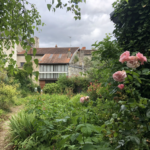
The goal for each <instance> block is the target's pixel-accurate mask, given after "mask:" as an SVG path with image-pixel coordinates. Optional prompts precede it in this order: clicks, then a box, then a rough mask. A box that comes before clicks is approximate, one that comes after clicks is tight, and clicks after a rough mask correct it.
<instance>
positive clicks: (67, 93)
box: [64, 87, 74, 98]
mask: <svg viewBox="0 0 150 150" xmlns="http://www.w3.org/2000/svg"><path fill="white" fill-rule="evenodd" d="M64 94H66V95H67V96H68V97H70V98H71V97H72V96H73V95H74V94H73V88H71V87H68V88H65V91H64Z"/></svg>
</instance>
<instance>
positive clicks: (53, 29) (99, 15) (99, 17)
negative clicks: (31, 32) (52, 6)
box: [29, 0, 114, 49]
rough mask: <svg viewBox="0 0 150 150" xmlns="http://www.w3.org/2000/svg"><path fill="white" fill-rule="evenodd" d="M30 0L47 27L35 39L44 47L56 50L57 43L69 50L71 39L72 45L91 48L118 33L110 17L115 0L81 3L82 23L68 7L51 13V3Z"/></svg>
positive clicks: (90, 0)
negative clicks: (106, 36)
mask: <svg viewBox="0 0 150 150" xmlns="http://www.w3.org/2000/svg"><path fill="white" fill-rule="evenodd" d="M29 1H30V2H31V3H34V4H36V7H37V10H38V11H39V13H40V15H41V20H42V22H44V23H45V24H46V26H44V27H41V28H42V31H41V32H40V33H38V32H37V31H35V36H37V37H39V40H40V47H54V46H55V45H56V44H57V45H58V47H68V46H70V38H69V36H71V46H75V47H76V46H79V47H81V46H85V47H87V49H91V45H92V44H93V43H94V42H95V41H101V40H103V38H104V37H105V34H106V33H112V31H113V30H114V26H113V22H111V21H110V15H109V14H110V13H111V12H112V11H113V8H112V3H113V2H114V0H86V1H87V2H86V3H79V6H80V8H81V20H77V21H75V19H74V18H73V17H74V14H73V13H71V12H66V8H64V9H57V10H56V12H55V13H54V12H51V11H50V12H49V11H48V9H47V5H46V4H47V3H48V1H46V2H44V1H40V0H38V1H37V0H29ZM67 1H68V0H67ZM63 2H66V0H63Z"/></svg>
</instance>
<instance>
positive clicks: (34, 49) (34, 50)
mask: <svg viewBox="0 0 150 150" xmlns="http://www.w3.org/2000/svg"><path fill="white" fill-rule="evenodd" d="M36 52H37V50H36V48H33V55H34V56H35V55H36Z"/></svg>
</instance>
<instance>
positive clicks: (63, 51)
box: [17, 47, 79, 56]
mask: <svg viewBox="0 0 150 150" xmlns="http://www.w3.org/2000/svg"><path fill="white" fill-rule="evenodd" d="M69 48H70V47H57V48H56V47H53V48H36V49H37V53H36V55H44V54H67V52H68V49H69ZM78 48H79V47H71V50H70V51H71V54H73V53H74V52H75V51H76V50H77V49H78ZM24 53H25V51H22V52H20V53H18V54H17V55H18V56H19V55H23V54H24ZM28 54H33V50H32V49H30V50H29V51H28Z"/></svg>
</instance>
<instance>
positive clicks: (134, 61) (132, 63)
mask: <svg viewBox="0 0 150 150" xmlns="http://www.w3.org/2000/svg"><path fill="white" fill-rule="evenodd" d="M127 66H128V67H129V68H132V69H135V68H137V67H139V66H140V63H139V62H138V57H137V56H129V60H128V61H127Z"/></svg>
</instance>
